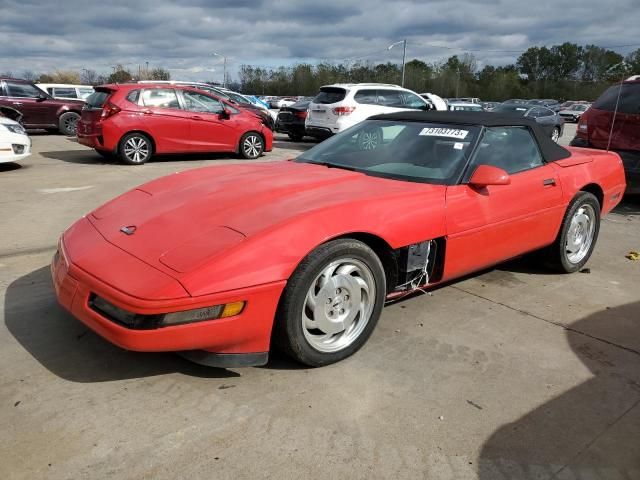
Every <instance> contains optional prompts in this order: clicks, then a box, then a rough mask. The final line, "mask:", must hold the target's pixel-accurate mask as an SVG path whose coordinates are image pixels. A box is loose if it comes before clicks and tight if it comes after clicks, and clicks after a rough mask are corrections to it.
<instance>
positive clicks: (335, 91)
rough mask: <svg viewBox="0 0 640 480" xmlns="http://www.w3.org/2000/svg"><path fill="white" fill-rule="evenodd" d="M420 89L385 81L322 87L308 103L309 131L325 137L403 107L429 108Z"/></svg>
mask: <svg viewBox="0 0 640 480" xmlns="http://www.w3.org/2000/svg"><path fill="white" fill-rule="evenodd" d="M430 109H431V108H430V106H429V105H428V103H427V101H426V100H425V99H424V98H422V97H421V96H420V95H418V94H417V93H415V92H413V91H411V90H408V89H406V88H402V87H399V86H398V85H389V84H385V83H337V84H334V85H326V86H324V87H321V88H320V93H318V95H316V97H315V98H314V99H313V100H312V101H311V103H310V104H309V109H308V110H307V112H308V113H307V118H306V121H305V129H306V133H307V135H310V136H312V137H317V138H325V137H328V136H330V135H333V134H335V133H338V132H341V131H343V130H345V129H347V128H349V127H352V126H353V125H356V124H357V123H360V122H362V121H363V120H366V119H367V118H369V117H371V116H372V115H379V114H383V113H394V112H400V111H403V110H430Z"/></svg>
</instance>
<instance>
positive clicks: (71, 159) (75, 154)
mask: <svg viewBox="0 0 640 480" xmlns="http://www.w3.org/2000/svg"><path fill="white" fill-rule="evenodd" d="M40 155H42V156H43V157H44V158H48V159H51V160H61V161H63V162H67V163H76V164H92V165H93V164H95V165H98V164H102V165H122V166H125V167H128V165H125V164H123V163H120V161H119V160H118V158H117V157H115V156H113V157H110V158H105V157H103V156H101V155H99V154H98V153H96V152H94V151H93V150H84V149H83V150H56V151H52V152H42V153H40ZM268 155H269V154H266V156H263V157H260V159H259V160H258V161H260V160H261V161H268V160H269V157H268ZM200 160H237V161H246V160H243V159H241V158H240V157H239V156H238V155H235V154H233V153H188V154H187V153H181V154H174V155H156V156H154V157H153V158H151V160H150V161H149V162H148V163H163V162H182V161H186V162H188V161H200ZM252 161H255V160H252Z"/></svg>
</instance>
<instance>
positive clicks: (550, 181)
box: [542, 178, 556, 187]
mask: <svg viewBox="0 0 640 480" xmlns="http://www.w3.org/2000/svg"><path fill="white" fill-rule="evenodd" d="M555 184H556V179H555V178H546V179H544V180H543V181H542V185H544V186H545V187H548V186H549V185H555Z"/></svg>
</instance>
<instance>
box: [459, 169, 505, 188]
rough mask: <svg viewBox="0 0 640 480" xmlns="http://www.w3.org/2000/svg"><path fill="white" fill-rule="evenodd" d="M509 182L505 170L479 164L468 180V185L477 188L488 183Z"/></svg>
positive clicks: (486, 185)
mask: <svg viewBox="0 0 640 480" xmlns="http://www.w3.org/2000/svg"><path fill="white" fill-rule="evenodd" d="M510 183H511V178H510V177H509V174H508V173H507V172H506V171H504V170H503V169H501V168H498V167H492V166H491V165H479V166H478V168H476V171H475V172H473V175H471V179H470V180H469V185H471V186H472V187H477V188H483V187H488V186H489V185H509V184H510Z"/></svg>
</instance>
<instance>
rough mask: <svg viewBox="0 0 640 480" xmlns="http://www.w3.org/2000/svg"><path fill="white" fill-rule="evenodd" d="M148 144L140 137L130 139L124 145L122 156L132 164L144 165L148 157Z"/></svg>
mask: <svg viewBox="0 0 640 480" xmlns="http://www.w3.org/2000/svg"><path fill="white" fill-rule="evenodd" d="M149 150H150V148H149V143H148V142H147V141H146V140H145V139H144V138H142V137H131V138H130V139H129V140H127V143H125V144H124V154H125V155H126V157H127V158H128V159H129V160H130V161H131V162H133V163H144V162H145V161H146V160H147V158H148V157H149Z"/></svg>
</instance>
